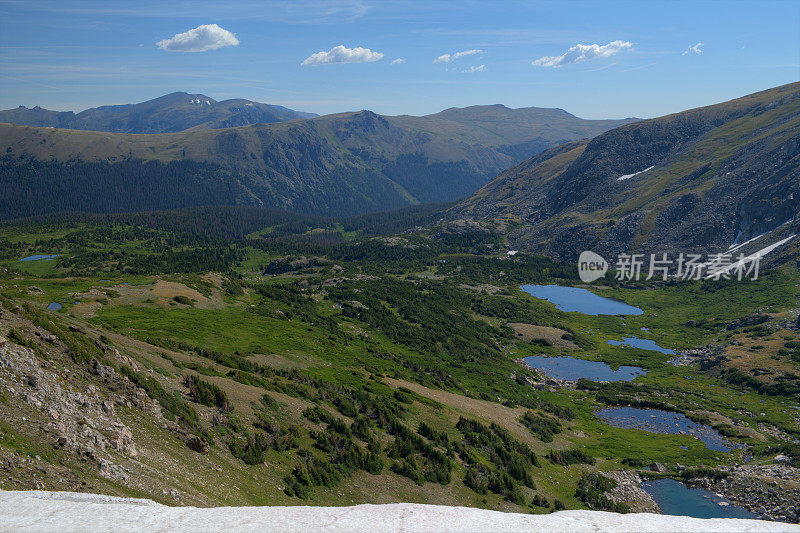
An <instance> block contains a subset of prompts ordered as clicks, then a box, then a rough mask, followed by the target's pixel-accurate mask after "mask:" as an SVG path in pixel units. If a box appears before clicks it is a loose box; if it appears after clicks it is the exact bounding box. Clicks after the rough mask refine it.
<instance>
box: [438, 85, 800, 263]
mask: <svg viewBox="0 0 800 533" xmlns="http://www.w3.org/2000/svg"><path fill="white" fill-rule="evenodd" d="M799 209H800V83H792V84H789V85H784V86H781V87H776V88H773V89H769V90H766V91H762V92H758V93H755V94H751V95H749V96H745V97H743V98H738V99H736V100H731V101H729V102H724V103H721V104H717V105H712V106H708V107H702V108H698V109H692V110H688V111H685V112H682V113H676V114H673V115H668V116H665V117H660V118H656V119H651V120H643V121H640V122H637V123H635V124H628V125H625V126H621V127H619V128H616V129H613V130H610V131H608V132H606V133H603V134H601V135H598V136H597V137H595V138H593V139H591V140H580V141H574V142H570V143H565V144H563V145H560V146H558V147H555V148H551V149H549V150H546V151H544V152H542V153H540V154H538V155H536V156H534V157H532V158H530V159H528V160H526V161H525V162H523V163H521V164H519V165H517V166H516V167H514V168H511V169H509V170H507V171H505V172H503V173H501V174H500V175H499V176H497V177H496V178H495V179H493V180H492V181H491V182H489V183H488V184H486V185H485V186H484V187H483V188H481V190H479V191H478V192H477V193H476V194H475V195H473V196H472V197H470V198H469V199H467V200H465V201H464V202H461V203H460V204H458V205H457V206H455V207H453V208H452V209H451V210H450V211H448V212H447V213H446V216H445V220H446V221H447V222H448V223H455V222H457V224H455V225H456V226H459V227H463V228H470V227H475V224H477V225H482V226H483V227H485V228H493V229H499V230H500V231H502V232H505V233H507V234H508V241H509V246H511V247H513V248H516V249H520V250H526V251H529V252H539V253H544V254H546V255H549V256H551V257H557V258H561V259H565V260H567V259H568V260H573V259H574V258H576V257H577V255H578V254H579V253H580V252H581V251H583V250H590V249H591V250H594V251H596V252H598V253H601V254H603V255H606V256H608V255H613V254H617V253H620V252H672V253H676V252H679V251H682V252H687V253H688V252H719V251H723V250H726V249H728V248H729V247H730V246H732V245H733V244H738V243H742V242H744V241H746V240H748V239H751V238H752V237H755V236H758V235H761V234H763V233H765V232H770V231H772V230H774V229H776V228H778V227H781V226H783V225H786V226H788V227H790V229H791V228H795V229H798V228H797V225H798V222H800V221H799V220H798V218H800V217H797V214H798V210H799ZM787 222H788V224H785V223H787ZM799 231H800V230H799Z"/></svg>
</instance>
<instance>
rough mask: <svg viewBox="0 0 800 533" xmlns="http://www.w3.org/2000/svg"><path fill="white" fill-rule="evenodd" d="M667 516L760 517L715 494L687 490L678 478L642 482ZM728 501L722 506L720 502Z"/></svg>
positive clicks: (689, 488) (690, 488)
mask: <svg viewBox="0 0 800 533" xmlns="http://www.w3.org/2000/svg"><path fill="white" fill-rule="evenodd" d="M642 488H643V489H644V490H646V491H647V492H648V493H649V494H650V495H651V496H652V497H653V499H654V500H655V502H656V503H657V504H658V506H659V507H660V508H661V512H662V513H663V514H668V515H676V516H692V517H694V518H759V516H758V515H757V514H755V513H751V512H750V511H748V510H747V509H745V508H744V507H739V506H736V505H732V504H730V502H728V500H726V499H725V498H720V497H719V496H717V495H716V494H714V493H713V492H709V491H707V490H703V489H696V488H692V487H687V486H686V485H684V484H683V483H681V482H679V481H675V480H674V479H656V480H653V481H646V482H644V483H642ZM719 501H723V502H728V503H729V504H730V505H726V506H722V505H718V504H717V503H716V502H719Z"/></svg>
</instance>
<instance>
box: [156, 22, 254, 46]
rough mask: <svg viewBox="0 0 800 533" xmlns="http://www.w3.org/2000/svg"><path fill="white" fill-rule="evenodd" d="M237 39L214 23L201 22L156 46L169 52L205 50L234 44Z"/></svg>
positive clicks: (236, 42)
mask: <svg viewBox="0 0 800 533" xmlns="http://www.w3.org/2000/svg"><path fill="white" fill-rule="evenodd" d="M238 44H239V39H237V38H236V36H235V35H234V34H232V33H231V32H229V31H228V30H226V29H223V28H220V27H219V26H217V25H216V24H203V25H202V26H198V27H196V28H194V29H191V30H189V31H187V32H183V33H178V34H177V35H174V36H172V37H171V38H169V39H164V40H163V41H158V42H157V43H156V46H158V47H159V48H161V49H162V50H167V51H169V52H206V51H208V50H216V49H217V48H222V47H224V46H236V45H238Z"/></svg>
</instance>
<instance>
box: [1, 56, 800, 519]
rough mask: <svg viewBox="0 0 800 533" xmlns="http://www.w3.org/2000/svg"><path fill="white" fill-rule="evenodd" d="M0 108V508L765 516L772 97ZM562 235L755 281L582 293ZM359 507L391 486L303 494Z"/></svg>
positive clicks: (776, 104)
mask: <svg viewBox="0 0 800 533" xmlns="http://www.w3.org/2000/svg"><path fill="white" fill-rule="evenodd" d="M237 42H238V41H237ZM628 44H630V43H628ZM699 44H702V43H699ZM594 46H597V45H594ZM367 52H369V50H367ZM473 52H476V54H473V55H477V51H473ZM676 55H677V54H676ZM544 59H547V58H544ZM550 59H551V60H554V58H550ZM0 120H4V121H7V122H8V123H4V124H2V125H0V154H2V155H0V189H2V191H3V194H2V195H0V219H2V222H0V410H2V413H3V415H2V417H0V473H1V474H2V475H0V489H2V491H0V501H3V502H8V503H7V504H4V505H3V506H2V507H3V509H0V514H2V513H3V512H5V513H7V515H10V514H16V515H19V516H29V515H34V514H36V513H38V515H37V517H38V518H39V519H41V520H42V521H41V522H36V523H33V525H32V526H30V527H32V528H35V527H36V525H37V524H38V525H40V526H41V527H42V528H45V529H53V522H48V520H49V518H48V516H47V515H48V513H49V512H50V511H49V510H51V509H52V510H53V513H60V514H57V515H53V516H57V519H61V520H62V522H61V523H62V524H65V523H67V522H63V520H67V521H68V523H67V525H68V528H72V527H74V528H75V529H80V527H81V525H82V524H85V523H81V522H80V517H81V516H82V514H81V513H84V512H85V509H87V508H94V509H95V510H96V511H97V514H93V513H89V514H91V516H92V518H91V520H90V522H91V523H92V524H99V525H98V526H97V527H101V526H102V524H104V523H106V522H105V521H106V520H108V518H107V517H108V516H110V514H111V513H114V512H117V511H116V509H121V510H124V511H125V513H126V515H125V518H124V519H122V518H121V519H120V522H119V523H118V525H119V526H120V527H121V528H122V527H125V528H130V529H136V527H137V526H139V527H142V525H141V524H151V525H152V527H159V528H160V527H167V528H172V529H174V528H175V527H176V526H175V524H177V523H178V522H172V520H176V521H180V523H181V524H187V525H186V527H189V528H190V529H192V528H203V527H212V528H223V527H226V526H227V527H232V526H231V524H232V523H233V524H239V525H240V526H241V527H244V528H254V527H257V526H261V527H263V524H265V523H273V522H266V521H267V520H272V519H273V518H274V519H275V520H278V522H274V523H277V524H286V529H287V530H290V529H291V527H295V526H296V524H305V525H306V526H307V528H312V529H313V528H316V527H328V528H333V527H334V526H332V525H331V524H334V523H336V522H337V521H338V520H339V519H342V522H340V523H339V525H340V526H341V529H345V528H346V527H347V525H350V526H351V528H355V529H358V528H360V529H361V530H363V529H364V528H365V524H368V525H369V527H372V524H373V523H375V522H376V521H384V522H381V524H382V525H381V526H375V528H374V530H382V529H381V528H383V529H390V528H391V529H399V528H400V527H404V526H403V525H402V524H406V522H405V521H404V520H405V519H406V518H408V517H413V520H416V522H414V524H418V528H419V529H424V528H425V527H427V528H429V529H430V528H436V527H443V526H446V527H444V529H447V528H450V529H453V528H458V526H459V525H461V526H464V527H463V528H462V529H465V528H467V526H468V525H469V524H473V526H474V528H475V529H481V528H486V527H492V526H494V527H496V528H500V527H507V528H508V530H513V529H515V528H516V529H519V528H520V527H522V526H523V525H524V526H525V527H528V528H533V527H538V528H541V529H545V530H547V529H553V530H556V529H557V528H561V529H559V530H565V531H566V530H589V529H588V528H589V527H590V526H591V528H593V529H591V530H596V529H594V528H595V524H597V529H600V530H602V529H614V528H616V529H618V530H622V529H624V530H627V529H634V530H658V529H662V530H663V529H668V530H671V529H678V528H683V529H682V530H695V529H692V528H697V530H711V529H720V528H722V529H730V530H741V531H745V530H748V531H752V530H756V529H759V527H758V526H759V524H766V522H740V521H732V522H731V521H714V522H706V521H692V520H690V519H688V518H678V517H675V518H674V520H673V521H671V522H670V521H659V520H658V518H659V517H651V516H649V515H632V516H627V517H624V516H619V515H616V514H615V515H611V514H605V513H602V514H601V513H591V514H589V513H587V510H593V511H609V512H612V513H630V512H637V513H643V512H650V513H659V512H661V513H664V514H681V515H692V516H694V517H697V518H739V519H741V518H751V519H761V520H770V521H777V522H781V523H780V524H768V528H769V529H770V530H772V529H774V530H778V529H781V528H785V529H786V530H792V529H791V528H796V526H793V525H791V524H793V523H797V522H798V520H800V515H798V511H799V510H800V299H799V298H800V290H799V289H800V271H799V270H798V265H800V239H798V237H797V236H798V234H800V218H798V210H799V209H800V84H798V83H792V84H789V85H784V86H780V87H775V88H772V89H768V90H764V91H761V92H757V93H755V94H751V95H748V96H744V97H741V98H738V99H735V100H731V101H728V102H724V103H719V104H716V105H712V106H708V107H703V108H698V109H692V110H688V111H684V112H681V113H676V114H672V115H668V116H665V117H660V118H655V119H648V120H637V119H624V120H601V121H593V120H583V119H580V118H577V117H575V116H573V115H571V114H569V113H567V112H566V111H563V110H560V109H545V108H535V107H528V108H522V109H510V108H507V107H504V106H502V105H489V106H473V107H466V108H452V109H448V110H445V111H442V112H440V113H436V114H433V115H425V116H405V115H403V116H381V115H377V114H375V113H372V112H370V111H359V112H352V113H341V114H335V115H326V116H319V117H317V116H309V115H308V114H304V113H300V112H296V111H292V110H289V109H286V108H280V107H275V106H268V105H266V104H258V103H256V102H250V101H246V100H226V101H223V102H216V101H215V100H213V99H211V98H209V97H206V96H203V95H200V94H187V93H174V94H171V95H167V96H165V97H162V98H158V99H156V100H151V101H149V102H144V103H141V104H135V105H125V106H103V107H99V108H96V109H90V110H87V111H83V112H81V113H77V114H72V113H56V112H50V111H45V110H42V109H16V110H9V111H4V112H1V113H0ZM584 250H593V251H594V252H596V253H598V254H600V255H601V256H602V257H604V258H606V259H608V260H609V262H610V263H613V261H612V260H611V258H612V257H613V256H614V255H616V254H619V253H625V254H650V253H651V252H652V253H659V254H660V253H674V252H676V251H681V252H686V253H698V254H716V253H719V252H726V251H727V252H729V253H730V254H736V255H738V254H740V253H741V254H745V255H751V254H756V253H759V254H760V256H759V258H760V259H761V270H760V271H759V272H758V275H757V276H750V277H745V278H744V279H742V280H739V279H736V277H734V276H727V275H726V276H702V277H697V278H692V279H682V278H680V277H668V278H660V277H659V278H657V279H650V280H645V279H644V277H642V279H641V280H636V279H620V278H621V276H618V275H617V274H618V273H619V272H617V271H615V269H614V265H613V264H612V269H611V270H610V271H609V272H607V273H606V274H605V276H604V277H601V279H599V280H597V281H595V282H593V283H591V284H587V283H584V282H582V281H581V278H580V273H579V270H578V268H577V265H576V261H575V260H576V259H577V257H578V254H580V253H581V252H582V251H584ZM12 490H13V491H18V490H26V491H32V490H39V491H70V492H82V493H94V494H95V495H85V496H82V495H75V494H66V495H57V494H46V493H42V492H31V493H11V492H10V491H12ZM4 491H9V492H4ZM100 495H108V496H113V497H119V498H146V499H148V500H154V501H156V502H159V503H161V504H165V505H169V506H194V507H219V506H255V505H258V506H314V507H324V509H319V510H318V511H317V510H315V509H311V510H309V509H307V508H305V507H303V508H298V507H289V508H288V510H287V509H282V510H274V509H266V510H265V509H261V510H258V509H249V510H237V511H235V512H233V511H225V510H219V509H215V510H200V509H194V510H191V511H186V512H183V511H181V512H178V511H176V510H175V509H168V508H165V507H161V506H156V505H155V504H153V503H152V502H150V503H145V502H141V501H138V502H137V501H131V500H128V499H124V500H123V499H117V498H114V499H110V498H108V497H106V496H100ZM45 501H46V505H45V504H44V503H42V502H45ZM100 503H102V505H100ZM364 503H373V504H398V503H402V504H403V505H398V506H386V507H380V508H373V507H366V508H365V507H354V508H351V509H346V510H341V509H340V510H336V509H330V508H339V507H341V506H350V505H357V504H364ZM420 503H425V504H436V505H440V506H448V507H449V509H441V508H426V507H423V506H415V505H409V504H420ZM79 504H80V505H85V506H87V507H85V508H84V507H80V506H79ZM12 506H13V507H12ZM458 506H466V507H472V508H481V509H484V510H495V511H506V512H514V513H526V514H545V513H551V512H555V511H562V510H568V512H567V513H557V514H556V515H554V516H552V517H520V516H519V515H510V514H509V515H503V516H502V517H500V518H498V516H497V515H493V514H487V513H483V514H482V513H479V512H478V510H476V509H470V510H457V509H456V510H454V508H455V507H458ZM7 509H14V510H15V511H8V510H7ZM426 509H427V510H426ZM293 510H294V511H293ZM278 511H280V512H278ZM228 512H230V513H231V514H226V513H228ZM292 512H296V513H297V514H296V515H291V514H286V513H292ZM24 513H29V514H28V515H25V514H24ZM137 513H138V514H137ZM272 513H278V514H279V515H280V516H277V515H275V514H272ZM234 514H235V515H236V516H235V517H234V516H233V515H234ZM40 515H41V516H40ZM456 515H458V516H460V519H461V520H464V522H460V523H459V522H458V521H457V519H456V518H451V517H455V516H456ZM287 516H295V517H296V519H297V520H299V521H296V522H293V523H290V521H287V518H286V517H287ZM437 516H438V517H439V518H438V520H439V522H435V524H438V526H432V525H431V524H433V522H426V521H425V520H427V518H430V519H431V520H433V519H434V518H436V517H437ZM137 517H138V518H137ZM202 517H206V518H202ZM270 517H272V518H270ZM501 518H502V519H501ZM548 518H549V519H550V520H549V521H548V520H546V519H548ZM662 518H663V517H662ZM8 519H9V520H12V519H13V520H17V521H14V522H10V523H13V524H20V522H19V520H18V517H13V516H9V518H8ZM206 519H208V520H213V522H204V521H202V520H206ZM234 519H235V520H239V521H238V522H230V521H229V520H234ZM323 519H324V520H323ZM409 519H411V518H409ZM147 520H150V521H147ZM280 520H284V521H283V522H281V521H280ZM488 520H491V522H488ZM87 523H88V522H87ZM254 524H256V525H257V526H254ZM292 524H294V525H292ZM342 524H345V525H342ZM387 524H391V525H387ZM394 524H401V525H399V526H397V527H395V526H394ZM426 524H427V525H426ZM587 524H589V525H588V526H587ZM23 526H25V524H21V525H20V527H23ZM290 526H291V527H290ZM584 526H586V527H584ZM93 527H94V526H93ZM582 527H584V529H581V528H582ZM12 528H13V526H12ZM703 528H705V529H703ZM296 529H300V527H299V526H297V527H296ZM764 529H767V528H766V527H765V528H764Z"/></svg>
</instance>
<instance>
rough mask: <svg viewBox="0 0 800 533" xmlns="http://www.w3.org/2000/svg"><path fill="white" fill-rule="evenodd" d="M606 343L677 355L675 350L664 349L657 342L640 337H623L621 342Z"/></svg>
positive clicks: (611, 341) (610, 341)
mask: <svg viewBox="0 0 800 533" xmlns="http://www.w3.org/2000/svg"><path fill="white" fill-rule="evenodd" d="M606 342H607V343H608V344H611V345H614V346H631V347H633V348H641V349H642V350H653V351H654V352H661V353H666V354H671V355H675V350H670V349H669V348H662V347H661V346H659V345H658V344H656V343H655V341H651V340H649V339H640V338H639V337H622V340H621V341H615V340H609V341H606Z"/></svg>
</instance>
